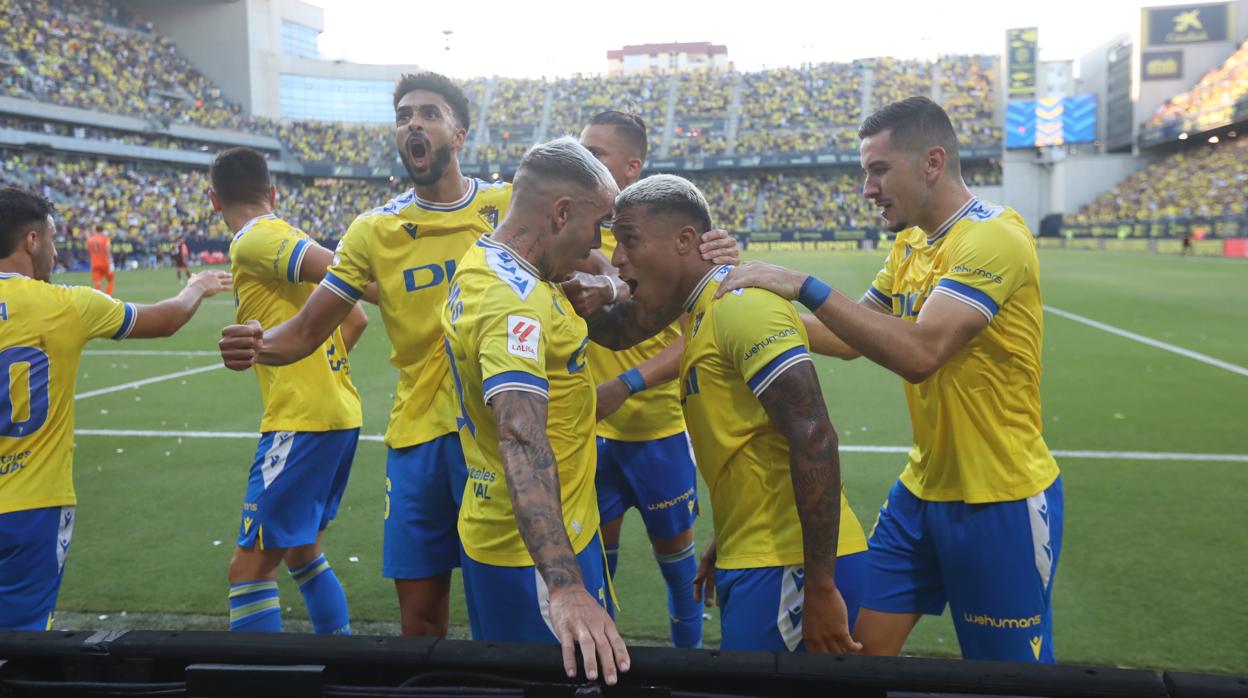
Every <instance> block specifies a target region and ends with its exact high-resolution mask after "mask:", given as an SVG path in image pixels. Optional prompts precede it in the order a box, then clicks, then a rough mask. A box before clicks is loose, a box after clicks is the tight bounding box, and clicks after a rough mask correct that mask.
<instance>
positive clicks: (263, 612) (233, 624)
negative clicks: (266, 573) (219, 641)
mask: <svg viewBox="0 0 1248 698" xmlns="http://www.w3.org/2000/svg"><path fill="white" fill-rule="evenodd" d="M230 630H238V631H241V632H248V633H280V632H282V604H281V602H280V601H278V598H277V582H271V581H259V582H243V583H241V584H232V585H230Z"/></svg>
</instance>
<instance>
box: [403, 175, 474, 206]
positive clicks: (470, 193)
mask: <svg viewBox="0 0 1248 698" xmlns="http://www.w3.org/2000/svg"><path fill="white" fill-rule="evenodd" d="M464 182H466V183H467V184H468V188H467V190H465V191H464V195H463V196H461V197H459V198H458V199H456V200H455V201H451V202H449V203H448V202H445V201H427V200H425V199H422V198H420V196H419V195H418V194H417V193H416V187H412V199H413V200H414V201H415V202H416V205H417V206H419V207H421V208H423V209H425V210H426V211H458V210H459V209H461V208H463V207H465V206H467V205H468V202H469V201H472V199H473V197H474V196H476V195H477V179H476V178H475V177H464Z"/></svg>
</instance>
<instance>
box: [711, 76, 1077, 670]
mask: <svg viewBox="0 0 1248 698" xmlns="http://www.w3.org/2000/svg"><path fill="white" fill-rule="evenodd" d="M859 135H860V136H861V137H862V146H861V158H862V167H863V170H865V172H866V182H865V183H864V185H863V193H864V194H865V195H866V196H867V198H869V199H871V200H872V201H874V202H875V204H876V205H877V206H879V207H880V213H881V215H882V216H883V218H884V221H885V222H886V223H887V224H888V226H889V228H890V229H891V230H892V231H893V232H895V233H897V239H896V242H895V243H894V245H893V249H892V251H891V252H890V253H889V256H888V259H887V261H886V262H885V263H884V268H883V269H881V270H880V272H879V274H877V275H876V277H875V281H874V282H872V284H871V286H870V287H869V288H868V289H867V291H866V293H865V294H864V295H863V296H862V299H861V300H859V301H858V302H857V303H855V302H854V301H852V300H850V299H849V298H848V297H846V296H844V295H842V294H840V293H836V292H833V291H832V290H831V289H830V288H829V287H828V286H827V285H826V284H824V283H823V282H821V281H819V280H818V279H816V278H815V277H813V276H808V275H806V274H805V273H801V272H796V271H792V270H788V269H783V268H780V267H774V266H771V265H763V264H747V265H745V266H744V267H742V268H741V269H739V270H737V271H734V272H733V273H732V274H730V275H729V276H728V279H727V280H726V281H725V282H724V284H723V285H721V286H720V293H724V292H726V291H729V290H732V289H737V288H742V287H744V286H761V287H763V288H766V289H770V290H771V291H773V292H775V293H778V294H780V295H782V296H784V297H786V298H794V299H799V300H801V301H802V303H804V304H805V305H806V306H807V307H809V308H811V309H812V310H813V311H814V312H815V315H816V317H818V319H819V320H820V321H821V322H822V323H823V325H826V328H824V327H822V326H818V327H817V329H819V330H821V332H820V334H821V336H818V337H815V336H812V342H813V343H814V344H815V345H816V346H821V347H823V348H824V351H825V353H832V354H837V355H840V356H843V357H845V358H853V357H854V356H857V355H859V354H861V355H863V356H866V357H867V358H869V359H871V360H872V361H874V362H876V363H878V364H880V365H881V366H884V367H885V368H887V369H889V370H891V371H893V372H894V373H896V374H898V375H899V376H901V377H902V378H903V379H905V381H906V383H905V391H906V400H907V402H908V403H909V405H910V418H911V421H912V423H913V428H914V446H913V448H912V449H911V450H910V458H909V463H908V464H907V465H906V468H905V470H904V471H903V472H902V474H901V478H900V480H899V482H898V483H897V484H896V485H895V486H894V487H893V489H892V491H891V492H890V493H889V495H888V499H887V500H886V501H885V502H884V507H883V508H882V509H881V510H880V517H879V520H878V522H877V524H876V527H875V530H874V532H873V533H872V537H871V550H870V554H869V558H870V571H869V591H868V593H867V596H866V598H865V599H864V601H863V610H862V613H861V615H860V616H859V618H858V624H857V626H856V628H855V630H854V633H855V637H856V638H857V639H858V640H860V641H861V642H862V643H863V645H864V650H863V651H864V652H867V653H870V654H887V655H895V654H897V653H899V652H900V651H901V648H902V645H903V644H904V643H905V640H906V637H907V636H908V635H909V633H910V631H911V630H912V629H913V628H914V625H915V623H917V622H918V620H919V618H920V617H921V614H924V613H930V614H939V613H941V612H942V610H943V609H944V607H945V605H946V603H947V604H948V605H949V607H950V610H951V612H952V614H953V621H954V624H955V627H956V628H957V632H958V642H959V643H960V644H961V646H962V656H964V657H966V658H967V659H998V660H1011V661H1022V662H1042V663H1051V662H1053V661H1054V656H1053V614H1052V605H1051V602H1052V596H1053V577H1054V574H1055V573H1056V571H1057V560H1058V555H1059V552H1060V551H1061V544H1062V512H1063V497H1062V484H1061V478H1060V477H1059V473H1058V468H1057V463H1056V462H1055V461H1054V460H1053V456H1052V455H1051V454H1050V453H1049V449H1048V446H1047V445H1046V444H1045V442H1044V437H1043V435H1042V432H1041V424H1042V423H1041V419H1040V351H1041V346H1042V345H1043V339H1044V318H1043V305H1042V301H1041V298H1040V268H1039V260H1038V258H1037V256H1036V246H1035V242H1034V240H1033V239H1032V236H1031V232H1030V231H1029V230H1028V229H1027V225H1026V224H1025V223H1024V222H1023V220H1022V218H1020V217H1019V215H1018V214H1017V213H1015V212H1014V211H1013V210H1011V209H1008V208H1005V207H1003V206H994V205H991V204H987V203H984V202H982V201H979V200H977V199H976V198H975V197H974V196H972V195H971V192H970V191H969V190H968V189H967V187H966V184H965V183H963V181H962V173H961V167H960V164H959V161H958V144H957V137H956V135H955V133H954V130H953V125H952V124H951V123H950V121H949V117H948V116H947V115H946V114H945V112H944V110H943V109H941V108H940V106H939V105H937V104H935V103H933V102H932V101H931V100H929V99H927V98H925V97H911V98H910V99H906V100H902V101H900V102H896V103H894V104H890V105H888V106H886V107H884V108H883V109H881V110H880V111H878V112H876V113H875V114H873V115H871V117H869V118H868V119H867V120H866V121H865V122H864V123H863V126H862V128H861V130H860V131H859ZM829 330H830V331H829Z"/></svg>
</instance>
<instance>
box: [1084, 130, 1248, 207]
mask: <svg viewBox="0 0 1248 698" xmlns="http://www.w3.org/2000/svg"><path fill="white" fill-rule="evenodd" d="M1245 189H1248V138H1236V139H1233V140H1230V141H1226V142H1223V143H1218V144H1216V145H1199V146H1194V147H1191V148H1187V149H1184V150H1181V151H1179V152H1177V153H1174V154H1173V155H1170V156H1169V157H1166V158H1165V159H1163V160H1160V161H1158V162H1155V163H1153V164H1151V165H1149V166H1148V167H1146V168H1144V169H1142V170H1140V171H1139V172H1136V173H1135V174H1133V175H1131V176H1130V177H1127V178H1126V179H1124V180H1123V181H1121V182H1119V183H1118V185H1117V186H1115V187H1114V188H1113V189H1110V190H1109V191H1107V192H1105V193H1103V194H1101V195H1100V196H1098V197H1096V200H1095V201H1093V202H1092V203H1091V204H1089V205H1087V206H1086V207H1084V209H1083V210H1082V211H1080V212H1079V213H1077V214H1075V215H1073V216H1071V217H1070V219H1071V222H1072V223H1074V224H1076V225H1088V224H1096V223H1104V224H1108V223H1119V222H1130V221H1158V220H1167V219H1173V218H1193V217H1199V218H1216V217H1220V216H1242V215H1244V214H1245V213H1248V204H1246V203H1245V202H1246V199H1245V198H1244V191H1245Z"/></svg>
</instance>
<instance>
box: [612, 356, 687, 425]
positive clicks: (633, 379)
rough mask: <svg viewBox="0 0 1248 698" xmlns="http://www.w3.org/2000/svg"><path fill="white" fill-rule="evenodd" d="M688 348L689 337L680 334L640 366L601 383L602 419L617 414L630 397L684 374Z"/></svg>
mask: <svg viewBox="0 0 1248 698" xmlns="http://www.w3.org/2000/svg"><path fill="white" fill-rule="evenodd" d="M684 351H685V338H684V337H677V338H676V339H675V341H673V342H672V343H671V344H669V345H667V346H666V347H663V351H660V352H659V353H658V354H655V355H654V356H652V357H650V358H648V359H646V360H645V361H643V362H641V363H640V364H638V365H637V366H636V367H634V368H632V369H630V370H628V371H625V372H624V373H622V374H620V375H618V376H616V377H615V378H612V379H610V380H607V381H603V382H602V383H599V384H598V420H599V421H601V420H603V419H606V418H607V417H610V416H611V415H612V414H615V411H616V410H618V409H620V407H621V406H623V405H624V402H625V401H626V400H628V398H630V397H632V396H633V395H636V394H637V393H640V392H641V391H643V390H648V389H650V388H653V387H655V386H656V385H663V384H664V383H667V382H669V381H674V380H676V376H678V375H679V374H680V357H681V355H682V354H683V353H684Z"/></svg>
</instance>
